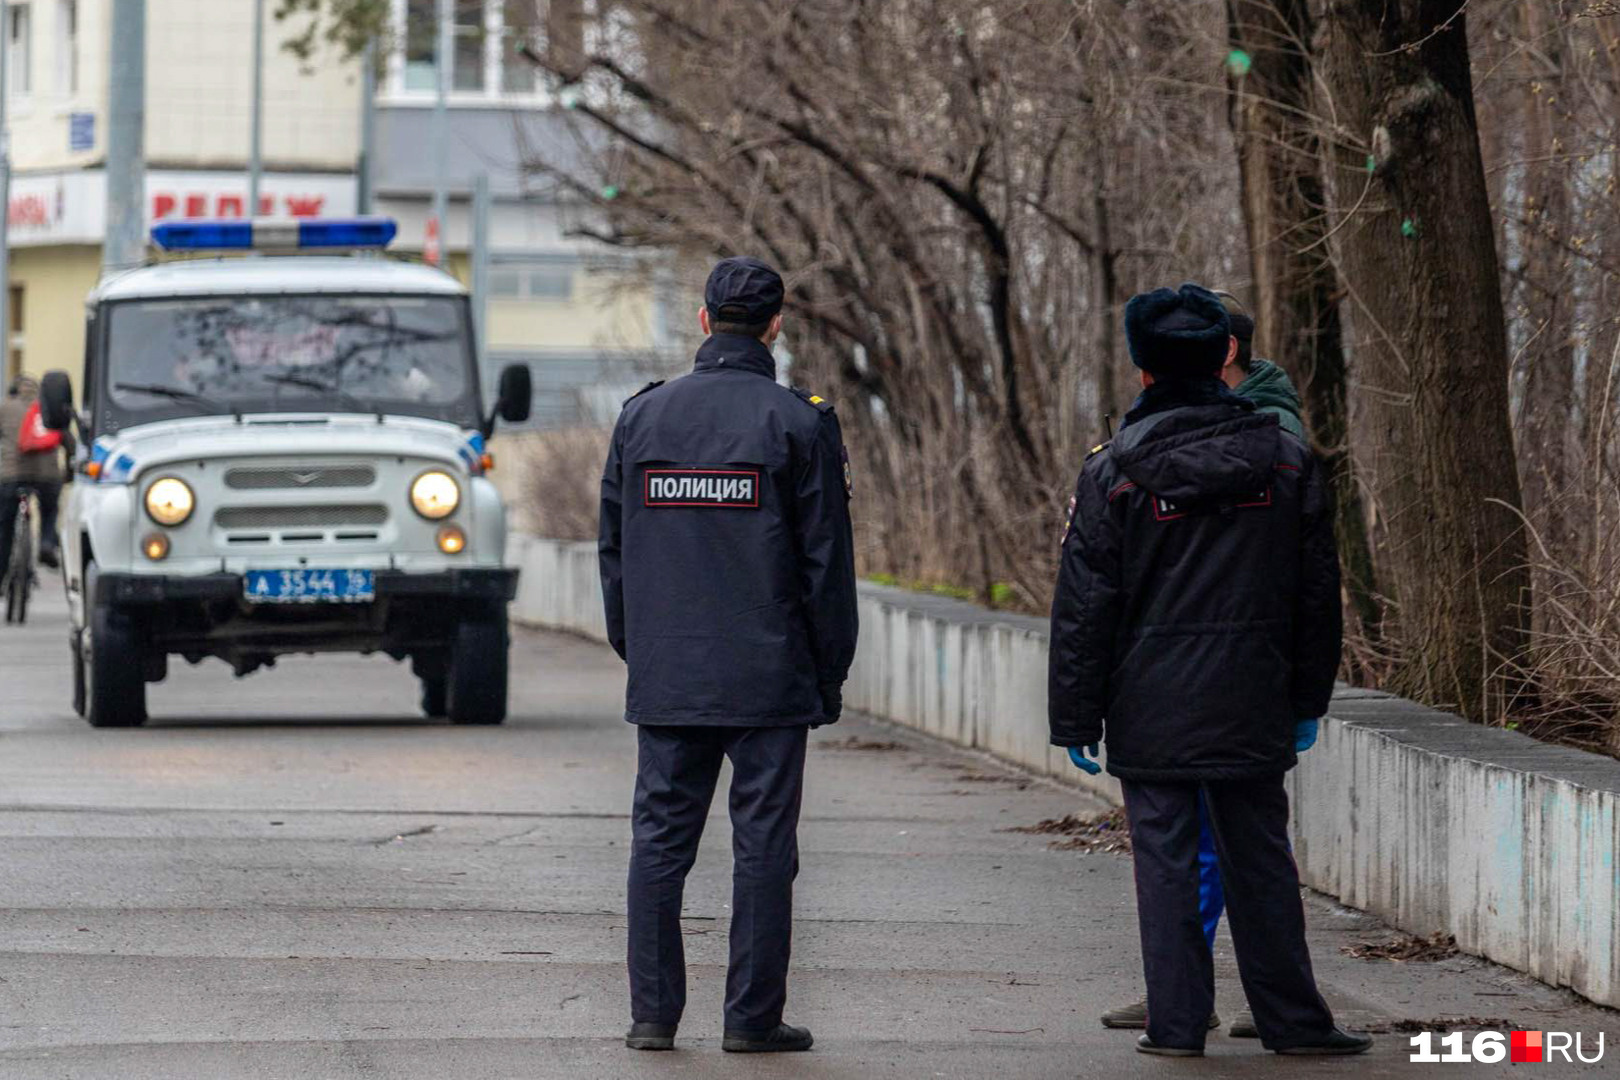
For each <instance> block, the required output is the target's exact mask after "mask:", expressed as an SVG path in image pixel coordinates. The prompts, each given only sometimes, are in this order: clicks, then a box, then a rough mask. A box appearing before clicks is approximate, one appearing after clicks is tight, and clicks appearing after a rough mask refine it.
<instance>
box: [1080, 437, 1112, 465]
mask: <svg viewBox="0 0 1620 1080" xmlns="http://www.w3.org/2000/svg"><path fill="white" fill-rule="evenodd" d="M1112 445H1113V440H1112V439H1110V440H1109V441H1108V442H1104V443H1098V444H1097V445H1096V446H1093V447H1092V448H1091V452H1090V453H1088V454H1086V460H1087V461H1090V460H1091V459H1092V458H1094V457H1096V456H1097V455H1098V454H1100V453H1102V452H1103V451H1104V450H1106V449H1108V448H1109V447H1110V446H1112Z"/></svg>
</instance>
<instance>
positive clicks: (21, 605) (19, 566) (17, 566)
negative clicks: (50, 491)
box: [0, 488, 34, 626]
mask: <svg viewBox="0 0 1620 1080" xmlns="http://www.w3.org/2000/svg"><path fill="white" fill-rule="evenodd" d="M17 500H18V503H17V524H16V527H15V531H14V532H13V534H12V542H11V565H10V566H8V567H6V568H5V576H4V579H3V580H0V593H3V594H4V595H5V598H6V622H8V623H12V624H14V625H17V626H21V625H23V624H24V623H26V622H27V621H28V596H29V593H31V592H32V591H33V588H34V511H33V499H32V498H31V497H30V494H29V492H28V490H27V489H26V488H25V489H23V490H22V491H20V492H18V494H17Z"/></svg>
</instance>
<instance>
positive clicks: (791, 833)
mask: <svg viewBox="0 0 1620 1080" xmlns="http://www.w3.org/2000/svg"><path fill="white" fill-rule="evenodd" d="M636 730H637V732H638V737H639V739H640V755H639V761H638V767H637V772H636V798H635V807H634V810H633V812H632V816H631V829H632V835H633V838H634V839H633V843H632V847H631V853H630V902H629V909H630V920H629V921H630V950H629V956H630V1015H631V1018H632V1019H633V1020H634V1021H636V1022H637V1023H651V1024H676V1023H679V1022H680V1019H681V1013H682V1011H683V1010H684V1009H685V1008H686V954H685V949H684V948H683V947H682V943H681V896H682V893H683V892H684V889H685V885H686V874H687V871H689V870H690V869H692V862H693V860H694V859H696V857H697V850H698V841H699V840H700V839H701V838H702V836H703V823H704V821H705V819H707V817H708V814H709V803H710V800H712V799H713V797H714V787H715V783H716V782H717V781H718V779H719V777H720V764H721V761H722V759H724V758H730V759H731V768H732V780H731V830H732V843H731V846H732V860H733V865H732V899H731V964H730V967H729V969H728V970H727V972H726V1012H725V1026H726V1030H728V1031H767V1030H771V1029H774V1028H775V1027H776V1026H777V1025H778V1024H780V1023H781V1022H782V1006H783V1003H784V1002H785V1001H786V999H787V972H788V955H789V953H790V952H791V948H792V940H793V879H794V878H795V877H796V876H797V875H798V873H799V837H798V830H799V802H800V799H801V797H802V795H803V792H804V751H805V742H806V737H807V735H808V732H809V729H808V728H806V727H803V726H796V727H684V726H683V727H673V726H672V727H659V726H652V725H642V726H640V727H638V728H637V729H636Z"/></svg>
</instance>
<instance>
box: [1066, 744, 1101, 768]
mask: <svg viewBox="0 0 1620 1080" xmlns="http://www.w3.org/2000/svg"><path fill="white" fill-rule="evenodd" d="M1087 754H1090V755H1091V757H1096V756H1097V744H1096V743H1092V744H1091V745H1090V746H1085V747H1081V746H1071V747H1069V760H1070V761H1072V762H1074V767H1075V768H1077V769H1079V770H1080V771H1081V772H1083V773H1086V774H1087V775H1089V776H1096V775H1097V774H1098V773H1100V772H1102V766H1101V765H1099V764H1097V763H1096V762H1095V761H1092V760H1091V758H1088V757H1087V756H1086V755H1087Z"/></svg>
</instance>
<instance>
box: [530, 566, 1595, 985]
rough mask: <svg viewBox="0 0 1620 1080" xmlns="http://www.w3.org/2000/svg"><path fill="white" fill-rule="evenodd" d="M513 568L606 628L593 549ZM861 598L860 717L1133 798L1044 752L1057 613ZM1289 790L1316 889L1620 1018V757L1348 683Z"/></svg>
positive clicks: (898, 594)
mask: <svg viewBox="0 0 1620 1080" xmlns="http://www.w3.org/2000/svg"><path fill="white" fill-rule="evenodd" d="M511 557H512V563H513V565H517V566H520V567H522V568H523V581H522V585H521V587H520V590H519V595H518V600H517V602H516V603H515V604H514V605H513V617H514V618H515V619H517V620H519V621H521V622H525V623H528V624H531V625H537V626H547V627H553V628H557V629H566V630H571V631H574V632H577V633H581V634H585V635H588V636H591V637H595V638H597V639H602V638H603V637H604V636H605V632H604V629H603V619H602V601H601V592H600V586H599V583H598V579H597V571H596V546H595V544H592V543H584V544H569V543H558V542H554V541H548V540H541V539H535V538H532V537H518V538H515V539H514V540H513V543H512V550H511ZM860 604H861V644H860V649H859V651H858V653H857V656H856V660H855V665H854V667H853V668H852V669H851V671H850V679H849V683H848V684H847V685H846V686H845V689H844V702H845V704H846V705H847V706H848V707H849V708H851V709H856V710H860V711H862V712H866V713H870V714H872V715H874V716H879V717H882V718H884V719H886V720H890V721H892V722H895V723H899V724H904V725H906V726H908V727H914V728H916V729H918V730H920V731H924V732H927V733H928V734H931V735H935V736H938V737H939V738H943V739H946V740H949V741H951V742H953V743H956V744H958V745H961V746H966V747H973V748H976V749H980V750H984V751H988V752H989V753H991V754H994V755H995V756H997V757H999V758H1002V759H1003V760H1006V761H1009V762H1011V763H1013V764H1016V765H1019V766H1022V767H1024V768H1026V769H1029V770H1031V771H1033V772H1036V773H1041V774H1044V775H1048V776H1054V777H1059V778H1061V779H1063V780H1064V781H1066V782H1069V783H1073V784H1076V785H1078V786H1081V787H1084V788H1086V789H1088V790H1090V791H1092V792H1094V793H1095V794H1098V795H1100V796H1102V797H1103V798H1106V799H1109V800H1110V801H1113V802H1116V803H1117V802H1118V801H1119V785H1118V783H1117V782H1116V781H1114V780H1113V779H1112V778H1111V777H1109V776H1107V775H1106V774H1104V775H1102V776H1099V777H1096V778H1090V777H1087V776H1085V775H1084V774H1083V773H1081V772H1080V771H1079V770H1077V769H1075V768H1074V767H1073V766H1072V765H1070V764H1069V761H1068V757H1067V755H1066V754H1065V753H1064V752H1062V751H1059V750H1057V749H1056V748H1053V747H1050V746H1048V745H1047V736H1046V643H1047V638H1046V624H1045V620H1043V619H1035V618H1029V617H1027V616H1019V615H1007V614H1003V613H1000V612H992V611H986V610H985V609H983V608H979V607H976V606H974V605H972V604H966V603H962V602H960V601H956V600H948V599H943V598H939V597H931V596H923V595H918V594H915V593H909V592H905V591H902V590H898V589H890V588H884V587H882V586H878V585H872V584H865V583H863V584H862V586H861V597H860ZM1289 784H1290V788H1291V794H1292V797H1293V805H1294V823H1293V824H1294V844H1295V854H1296V857H1297V859H1298V862H1299V867H1300V875H1301V877H1302V878H1303V879H1304V881H1305V883H1306V884H1308V885H1310V886H1311V887H1312V888H1314V889H1317V890H1319V891H1321V892H1324V893H1327V894H1329V895H1331V896H1335V897H1337V898H1339V899H1340V900H1342V901H1343V902H1344V903H1346V904H1348V905H1350V906H1352V907H1357V908H1361V909H1363V910H1366V911H1371V912H1373V913H1375V914H1377V915H1378V916H1379V917H1381V918H1383V919H1385V920H1386V921H1388V922H1390V923H1392V924H1394V925H1396V926H1399V927H1401V928H1402V929H1404V930H1408V931H1410V932H1412V933H1415V934H1424V935H1426V934H1431V933H1434V932H1436V931H1443V932H1445V933H1449V934H1454V935H1456V938H1457V943H1458V944H1459V945H1460V946H1461V947H1462V948H1463V949H1464V950H1466V951H1468V952H1470V953H1474V954H1476V955H1479V956H1484V957H1487V958H1489V959H1491V960H1494V961H1496V962H1498V963H1501V964H1504V965H1506V966H1508V967H1512V968H1516V969H1518V970H1520V971H1525V972H1529V973H1530V974H1532V975H1534V976H1536V977H1537V978H1539V979H1542V980H1543V981H1545V982H1548V983H1551V984H1553V985H1557V986H1568V987H1571V988H1573V989H1574V990H1576V991H1578V992H1579V993H1581V994H1583V995H1585V996H1586V997H1588V998H1591V999H1592V1000H1593V1001H1597V1002H1600V1003H1602V1004H1605V1005H1610V1006H1615V1007H1620V862H1617V859H1616V854H1617V851H1620V761H1615V760H1613V759H1611V758H1607V757H1602V756H1599V755H1596V754H1588V753H1583V752H1581V751H1578V750H1570V749H1567V748H1564V747H1557V746H1549V745H1547V744H1545V743H1540V742H1537V741H1535V740H1534V739H1530V738H1528V737H1526V736H1523V735H1520V734H1518V733H1517V732H1511V731H1501V730H1496V729H1489V728H1482V727H1479V726H1478V725H1475V724H1470V723H1467V722H1466V721H1463V720H1461V719H1459V718H1457V717H1455V716H1451V715H1448V714H1446V713H1441V712H1437V711H1435V710H1433V709H1427V708H1424V707H1423V706H1421V705H1416V704H1414V703H1412V702H1409V701H1404V700H1401V699H1399V698H1395V697H1391V696H1390V695H1387V694H1381V693H1377V692H1375V691H1367V690H1355V689H1345V690H1342V691H1341V692H1340V693H1339V694H1338V695H1337V696H1336V697H1335V699H1334V704H1333V709H1332V712H1331V715H1330V716H1329V717H1328V718H1326V719H1325V720H1324V722H1323V724H1322V731H1321V735H1320V738H1319V740H1318V742H1317V745H1316V746H1315V747H1314V748H1313V749H1312V750H1311V751H1310V752H1308V753H1306V754H1305V755H1304V756H1303V757H1302V758H1301V762H1300V767H1299V768H1298V769H1296V770H1295V771H1294V772H1293V773H1292V774H1291V775H1290V778H1289Z"/></svg>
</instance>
